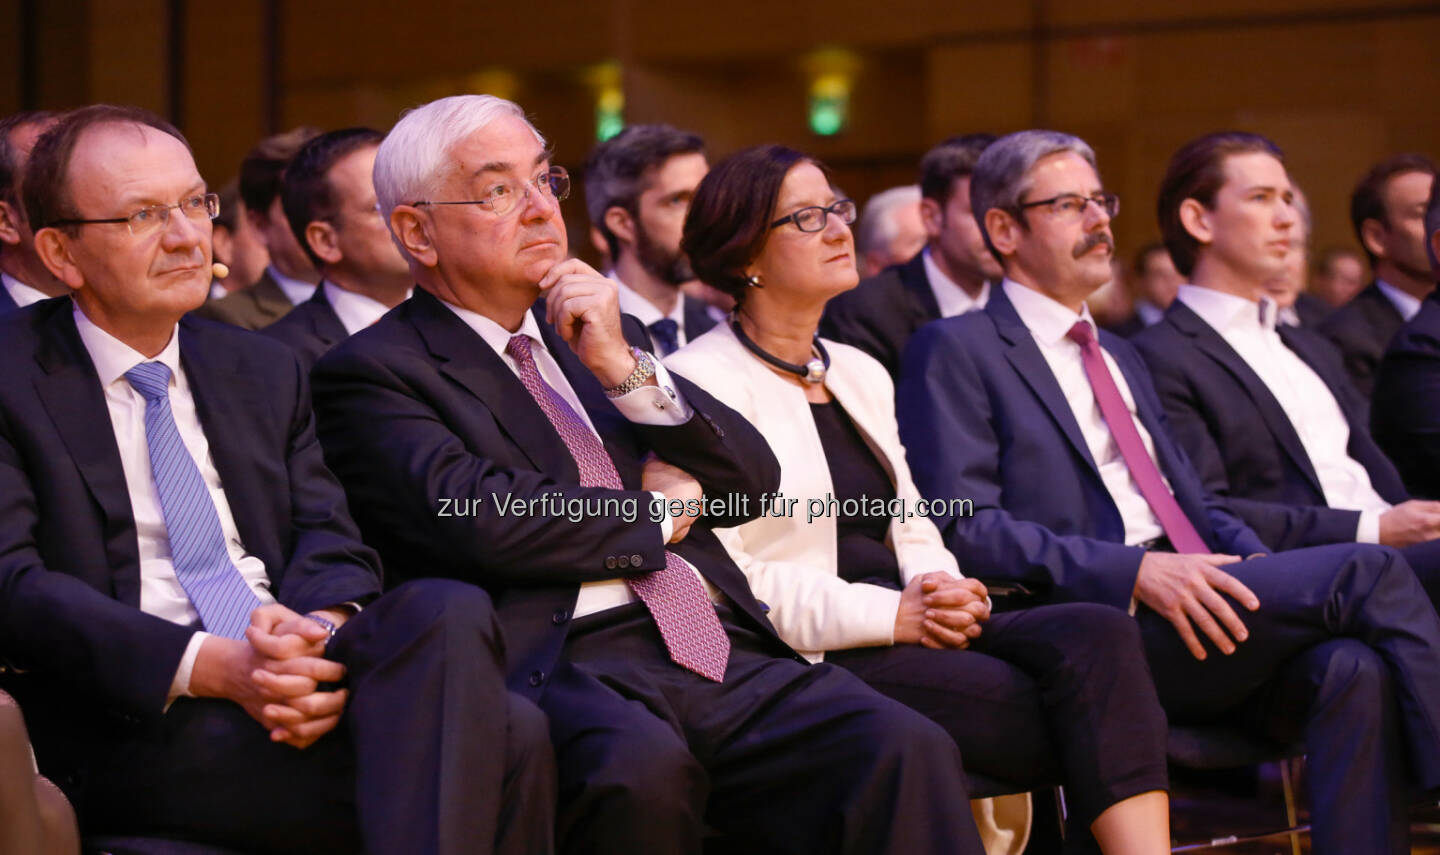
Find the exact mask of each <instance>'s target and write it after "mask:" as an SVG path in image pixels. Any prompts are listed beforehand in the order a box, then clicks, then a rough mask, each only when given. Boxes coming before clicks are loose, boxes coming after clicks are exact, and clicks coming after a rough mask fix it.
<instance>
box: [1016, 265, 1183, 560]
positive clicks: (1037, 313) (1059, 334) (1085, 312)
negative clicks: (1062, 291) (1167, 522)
mask: <svg viewBox="0 0 1440 855" xmlns="http://www.w3.org/2000/svg"><path fill="white" fill-rule="evenodd" d="M1001 287H1002V288H1004V289H1005V296H1006V297H1008V298H1010V302H1011V303H1012V304H1014V306H1015V311H1016V313H1017V314H1019V315H1020V320H1021V321H1022V322H1023V323H1024V324H1025V326H1026V327H1028V328H1029V330H1030V334H1031V335H1032V336H1034V337H1035V343H1036V344H1037V345H1039V347H1040V354H1041V355H1042V356H1044V357H1045V361H1046V362H1047V363H1048V364H1049V365H1050V371H1051V372H1052V373H1053V374H1054V375H1055V380H1056V381H1057V382H1059V384H1060V391H1062V392H1064V393H1065V401H1066V402H1067V403H1069V404H1070V410H1071V412H1073V413H1074V414H1075V421H1076V422H1078V423H1079V424H1080V434H1081V436H1083V437H1084V438H1085V445H1086V446H1087V447H1088V448H1089V449H1090V457H1091V458H1092V459H1093V460H1094V461H1095V465H1096V466H1098V467H1099V468H1100V480H1101V481H1103V482H1104V483H1105V489H1106V490H1107V491H1108V492H1109V493H1110V498H1111V499H1112V500H1113V501H1114V502H1115V507H1116V508H1117V509H1118V510H1119V511H1120V518H1121V519H1122V520H1124V521H1125V543H1126V544H1127V545H1129V546H1136V545H1138V544H1141V543H1146V542H1149V541H1151V540H1154V539H1155V538H1157V537H1161V536H1163V535H1164V534H1165V529H1164V528H1162V527H1161V525H1160V520H1159V519H1158V518H1157V517H1156V516H1155V512H1154V511H1153V510H1151V509H1150V503H1149V502H1147V501H1145V496H1144V495H1143V494H1141V492H1140V487H1139V486H1138V485H1137V484H1136V483H1135V479H1134V478H1133V477H1132V476H1131V475H1130V468H1129V467H1128V466H1126V465H1125V458H1124V457H1121V456H1120V447H1119V446H1118V445H1116V444H1115V438H1114V437H1113V436H1112V435H1111V433H1110V428H1109V426H1108V425H1106V424H1105V417H1104V416H1102V415H1101V414H1100V404H1099V402H1097V401H1096V400H1095V391H1094V390H1093V389H1092V388H1091V387H1090V378H1089V377H1087V376H1086V374H1085V364H1084V363H1083V362H1082V361H1081V356H1080V345H1078V344H1076V343H1075V342H1074V341H1071V340H1070V338H1069V337H1068V336H1067V335H1066V333H1068V332H1069V331H1070V328H1071V327H1073V326H1075V322H1076V321H1082V320H1083V321H1085V322H1086V323H1088V324H1090V325H1091V326H1092V327H1093V326H1094V325H1095V321H1094V320H1093V319H1092V318H1091V317H1090V307H1089V306H1081V307H1080V313H1079V314H1078V315H1077V314H1076V313H1075V312H1072V311H1071V310H1070V309H1068V308H1066V307H1065V306H1064V305H1062V304H1060V303H1058V302H1056V301H1055V300H1052V299H1051V298H1050V297H1047V296H1046V295H1044V294H1042V293H1040V292H1039V291H1036V290H1033V289H1031V288H1027V287H1025V286H1024V285H1021V284H1020V283H1018V282H1015V281H1013V280H1010V279H1006V280H1005V281H1004V283H1003V284H1002V285H1001ZM1100 352H1101V353H1102V354H1103V355H1104V357H1105V367H1106V368H1108V369H1109V370H1110V376H1111V378H1113V379H1114V381H1115V385H1116V386H1117V387H1118V388H1119V389H1120V397H1122V398H1124V399H1125V407H1126V409H1128V410H1129V411H1130V418H1131V420H1132V421H1133V422H1134V423H1135V430H1136V431H1137V432H1139V434H1140V440H1141V441H1142V442H1143V443H1144V444H1145V451H1146V453H1148V454H1149V455H1150V459H1151V460H1155V441H1154V440H1153V439H1151V437H1150V432H1149V431H1147V430H1146V429H1145V425H1143V424H1141V423H1140V420H1139V419H1138V418H1136V417H1135V396H1134V395H1133V394H1131V392H1130V384H1129V383H1127V382H1126V381H1125V375H1124V374H1123V373H1121V371H1120V367H1119V366H1118V365H1116V364H1115V359H1114V357H1112V356H1111V355H1110V354H1109V353H1108V352H1106V351H1105V349H1104V348H1103V347H1102V348H1101V350H1100ZM1156 468H1157V469H1158V468H1159V464H1158V463H1157V464H1156ZM1160 477H1161V478H1162V479H1163V478H1164V477H1165V476H1164V473H1163V472H1162V473H1161V476H1160ZM1165 486H1166V487H1167V488H1169V486H1170V483H1169V481H1166V482H1165Z"/></svg>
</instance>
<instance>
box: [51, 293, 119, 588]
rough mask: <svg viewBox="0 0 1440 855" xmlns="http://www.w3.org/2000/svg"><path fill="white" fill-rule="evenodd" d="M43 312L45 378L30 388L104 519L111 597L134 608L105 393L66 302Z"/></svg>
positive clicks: (116, 448)
mask: <svg viewBox="0 0 1440 855" xmlns="http://www.w3.org/2000/svg"><path fill="white" fill-rule="evenodd" d="M46 311H49V312H52V316H51V317H50V318H49V319H48V320H47V321H45V325H44V328H43V333H42V335H43V336H44V342H43V343H42V345H41V347H40V349H39V351H38V353H37V355H36V359H37V361H39V363H40V366H41V368H42V369H43V370H44V371H45V377H44V378H43V379H41V378H36V382H35V391H36V393H37V394H39V396H40V400H41V402H42V403H43V404H44V406H45V410H46V412H48V413H49V414H50V419H51V421H52V422H53V423H54V425H55V433H56V434H57V435H59V437H60V439H61V441H62V442H64V443H65V448H66V450H68V451H69V452H70V458H71V460H73V461H74V463H75V468H76V469H78V470H80V477H81V478H82V479H83V480H84V481H85V486H86V488H87V489H88V490H89V491H90V495H91V497H92V498H94V500H95V503H96V504H97V505H98V506H99V508H100V512H101V514H102V515H103V516H104V518H105V551H106V557H107V558H108V559H109V562H110V567H111V580H112V583H113V584H114V588H115V590H114V593H115V597H116V599H118V600H120V601H122V602H125V603H128V604H130V605H133V606H135V607H137V608H138V607H139V605H140V546H139V542H138V541H137V540H136V535H135V515H134V511H133V510H132V509H131V507H130V488H129V485H128V484H127V482H126V481H125V467H124V466H123V465H122V464H121V462H120V448H119V446H118V445H117V444H116V442H115V432H114V430H113V428H111V425H110V415H109V407H108V406H107V405H106V403H105V392H104V390H103V389H101V388H100V378H99V376H98V375H97V374H96V373H95V365H94V363H93V362H91V360H90V354H89V353H88V352H87V351H86V350H85V345H84V343H83V342H81V340H80V333H79V332H78V331H77V330H76V329H75V318H74V316H73V315H72V314H71V311H72V310H71V303H70V301H69V300H64V301H56V305H55V306H53V307H49V308H47V309H46Z"/></svg>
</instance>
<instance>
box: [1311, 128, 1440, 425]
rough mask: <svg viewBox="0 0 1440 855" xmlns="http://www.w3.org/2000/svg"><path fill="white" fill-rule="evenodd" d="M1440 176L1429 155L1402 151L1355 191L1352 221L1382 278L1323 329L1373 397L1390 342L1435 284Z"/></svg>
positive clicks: (1367, 176)
mask: <svg viewBox="0 0 1440 855" xmlns="http://www.w3.org/2000/svg"><path fill="white" fill-rule="evenodd" d="M1434 181H1435V165H1434V164H1433V163H1431V162H1430V159H1429V158H1427V157H1425V156H1423V155H1419V154H1399V155H1395V156H1394V157H1390V158H1387V159H1385V160H1383V161H1381V162H1380V163H1377V164H1376V165H1375V166H1374V167H1372V168H1371V170H1370V171H1369V172H1367V173H1366V174H1365V176H1364V177H1363V178H1361V179H1360V183H1359V184H1357V185H1356V186H1355V192H1354V193H1352V194H1351V196H1350V223H1351V225H1353V226H1354V228H1355V238H1356V239H1357V240H1358V241H1360V245H1361V246H1362V247H1364V248H1365V254H1366V255H1367V256H1368V257H1369V259H1370V267H1371V269H1372V270H1373V271H1374V274H1375V281H1374V282H1372V283H1371V284H1370V286H1369V287H1367V288H1366V289H1365V290H1363V291H1361V292H1360V293H1359V294H1357V295H1356V296H1355V298H1354V299H1353V300H1351V301H1350V302H1349V303H1346V304H1345V305H1344V306H1342V307H1340V308H1339V309H1336V310H1335V312H1334V313H1332V314H1331V315H1330V316H1329V317H1328V318H1326V319H1325V322H1324V323H1322V324H1321V325H1320V332H1321V333H1322V334H1324V335H1325V337H1327V338H1329V339H1330V340H1331V341H1333V342H1335V345H1336V346H1337V347H1339V348H1340V352H1341V353H1342V354H1344V357H1345V370H1346V372H1348V373H1349V375H1350V379H1351V381H1352V382H1353V383H1354V384H1355V388H1357V389H1359V390H1360V393H1361V394H1362V395H1364V396H1365V398H1366V400H1369V398H1370V393H1371V391H1372V390H1373V387H1374V385H1375V371H1376V369H1377V368H1378V367H1379V365H1380V357H1381V356H1382V355H1383V354H1384V353H1385V348H1386V347H1387V346H1389V344H1390V340H1391V339H1393V338H1394V337H1395V333H1397V332H1399V331H1400V326H1401V325H1402V324H1404V323H1405V322H1406V321H1408V320H1410V319H1411V318H1413V317H1415V313H1416V312H1418V311H1420V302H1421V301H1422V300H1424V299H1425V295H1427V294H1429V293H1430V292H1431V291H1432V290H1434V288H1435V279H1434V274H1433V273H1432V272H1431V271H1430V266H1429V264H1428V263H1427V259H1426V249H1425V243H1426V240H1425V225H1424V219H1425V201H1426V200H1427V199H1428V198H1429V197H1430V186H1431V184H1433V183H1434Z"/></svg>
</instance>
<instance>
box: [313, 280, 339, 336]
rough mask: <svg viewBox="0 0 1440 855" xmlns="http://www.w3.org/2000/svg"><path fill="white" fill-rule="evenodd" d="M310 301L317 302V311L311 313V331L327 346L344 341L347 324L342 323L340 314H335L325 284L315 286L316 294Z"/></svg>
mask: <svg viewBox="0 0 1440 855" xmlns="http://www.w3.org/2000/svg"><path fill="white" fill-rule="evenodd" d="M309 302H311V303H314V304H315V311H314V312H313V313H312V314H311V315H310V331H311V332H313V333H314V334H315V337H316V338H318V339H319V340H320V341H322V342H324V344H325V348H326V349H327V350H328V349H329V348H331V347H334V346H335V345H337V344H339V343H340V342H342V341H344V340H345V339H346V338H347V337H348V336H347V333H346V332H345V324H343V323H341V321H340V316H339V315H337V314H335V307H334V306H332V305H330V300H329V298H327V297H326V296H325V286H324V284H323V283H322V284H321V285H319V286H317V287H316V288H315V296H313V297H311V298H310V300H309Z"/></svg>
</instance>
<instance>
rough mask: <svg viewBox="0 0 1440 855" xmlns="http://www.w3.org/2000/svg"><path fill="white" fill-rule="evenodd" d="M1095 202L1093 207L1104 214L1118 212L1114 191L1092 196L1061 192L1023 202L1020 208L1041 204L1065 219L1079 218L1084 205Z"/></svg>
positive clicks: (1111, 214) (1118, 198)
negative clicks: (1035, 200)
mask: <svg viewBox="0 0 1440 855" xmlns="http://www.w3.org/2000/svg"><path fill="white" fill-rule="evenodd" d="M1092 202H1093V203H1095V207H1097V208H1099V209H1100V210H1102V211H1104V212H1105V216H1107V217H1112V218H1113V217H1114V216H1115V215H1116V214H1118V213H1120V197H1119V196H1116V195H1115V194H1114V193H1096V194H1095V195H1094V196H1081V195H1080V194H1079V193H1061V194H1060V195H1059V196H1051V197H1050V198H1049V199H1041V200H1039V201H1038V202H1024V203H1021V205H1020V210H1022V211H1023V210H1025V209H1026V208H1039V207H1041V206H1042V205H1049V206H1050V213H1052V214H1054V215H1055V216H1057V217H1064V218H1066V219H1076V220H1078V219H1080V218H1082V217H1084V216H1085V206H1086V205H1089V204H1090V203H1092Z"/></svg>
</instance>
